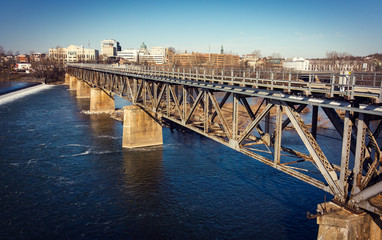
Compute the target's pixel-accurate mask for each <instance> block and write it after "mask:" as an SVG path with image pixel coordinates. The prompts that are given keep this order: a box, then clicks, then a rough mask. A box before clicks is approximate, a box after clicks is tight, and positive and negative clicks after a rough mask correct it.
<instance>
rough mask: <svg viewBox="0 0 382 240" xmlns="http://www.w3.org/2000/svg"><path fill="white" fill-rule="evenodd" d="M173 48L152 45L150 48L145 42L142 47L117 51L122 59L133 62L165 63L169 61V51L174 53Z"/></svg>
mask: <svg viewBox="0 0 382 240" xmlns="http://www.w3.org/2000/svg"><path fill="white" fill-rule="evenodd" d="M173 51H174V50H173V48H165V47H152V48H150V49H149V48H148V47H147V46H146V44H145V43H142V45H141V46H140V49H139V50H137V49H126V50H123V51H119V52H118V53H117V55H118V57H120V58H121V59H123V60H125V61H128V62H131V63H141V64H157V65H160V64H164V63H166V62H167V61H168V55H169V53H172V52H173Z"/></svg>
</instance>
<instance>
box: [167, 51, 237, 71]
mask: <svg viewBox="0 0 382 240" xmlns="http://www.w3.org/2000/svg"><path fill="white" fill-rule="evenodd" d="M169 62H170V64H173V65H179V66H208V67H235V66H239V65H240V57H239V56H238V55H231V54H216V53H194V52H192V53H182V54H171V55H170V59H169Z"/></svg>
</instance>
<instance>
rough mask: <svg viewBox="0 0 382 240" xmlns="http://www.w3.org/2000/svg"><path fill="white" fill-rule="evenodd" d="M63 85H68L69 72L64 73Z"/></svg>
mask: <svg viewBox="0 0 382 240" xmlns="http://www.w3.org/2000/svg"><path fill="white" fill-rule="evenodd" d="M64 85H70V74H69V73H65V82H64Z"/></svg>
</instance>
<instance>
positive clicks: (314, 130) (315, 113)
mask: <svg viewBox="0 0 382 240" xmlns="http://www.w3.org/2000/svg"><path fill="white" fill-rule="evenodd" d="M317 120H318V106H313V113H312V135H313V137H314V139H317Z"/></svg>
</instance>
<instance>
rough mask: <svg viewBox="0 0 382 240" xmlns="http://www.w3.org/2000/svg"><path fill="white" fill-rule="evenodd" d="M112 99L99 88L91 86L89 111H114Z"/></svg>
mask: <svg viewBox="0 0 382 240" xmlns="http://www.w3.org/2000/svg"><path fill="white" fill-rule="evenodd" d="M114 110H115V104H114V99H113V98H111V97H110V96H109V95H107V94H106V93H105V92H104V91H103V90H102V89H100V88H91V90H90V111H91V112H108V111H114Z"/></svg>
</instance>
